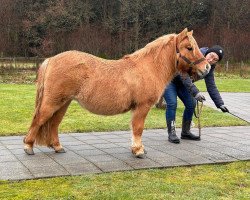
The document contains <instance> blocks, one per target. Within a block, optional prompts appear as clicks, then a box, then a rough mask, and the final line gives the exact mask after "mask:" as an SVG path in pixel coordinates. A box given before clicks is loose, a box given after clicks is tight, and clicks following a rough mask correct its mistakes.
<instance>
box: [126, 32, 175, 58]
mask: <svg viewBox="0 0 250 200" xmlns="http://www.w3.org/2000/svg"><path fill="white" fill-rule="evenodd" d="M174 36H176V34H168V35H163V36H161V37H159V38H157V39H156V40H154V41H152V42H150V43H148V44H147V45H146V46H145V47H143V48H141V49H139V50H137V51H135V52H134V53H131V54H129V55H125V56H124V58H131V59H133V60H138V59H140V58H142V57H145V56H147V55H149V54H151V53H153V54H156V55H158V54H159V52H160V51H161V50H162V49H163V47H165V46H167V45H168V44H169V42H170V41H171V40H172V39H173V38H174ZM156 58H157V57H156ZM156 58H155V59H156Z"/></svg>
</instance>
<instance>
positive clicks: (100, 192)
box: [0, 161, 250, 200]
mask: <svg viewBox="0 0 250 200" xmlns="http://www.w3.org/2000/svg"><path fill="white" fill-rule="evenodd" d="M249 168H250V162H249V161H248V162H247V161H245V162H234V163H229V164H219V165H203V166H192V167H175V168H168V169H149V170H137V171H127V172H114V173H105V174H99V175H95V174H92V175H85V176H70V177H57V178H50V179H40V180H28V181H19V182H10V181H8V182H7V181H1V182H0V199H2V200H4V199H11V200H14V199H43V200H45V199H93V200H97V199H100V200H104V199H122V200H123V199H131V200H134V199H143V200H147V199H148V200H153V199H155V200H159V199H185V200H186V199H206V200H207V199H242V200H244V199H246V200H247V199H250V176H249Z"/></svg>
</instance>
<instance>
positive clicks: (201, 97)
mask: <svg viewBox="0 0 250 200" xmlns="http://www.w3.org/2000/svg"><path fill="white" fill-rule="evenodd" d="M194 98H195V99H196V100H197V101H199V102H203V101H206V98H205V97H204V95H203V94H202V93H201V92H199V93H198V94H196V96H195V97H194Z"/></svg>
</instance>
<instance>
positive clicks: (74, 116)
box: [0, 79, 250, 135]
mask: <svg viewBox="0 0 250 200" xmlns="http://www.w3.org/2000/svg"><path fill="white" fill-rule="evenodd" d="M242 80H244V81H248V80H247V79H242ZM236 82H237V81H236ZM249 85H250V84H249ZM0 96H1V99H0V113H1V118H0V135H22V134H25V133H26V131H27V129H28V127H29V125H30V123H31V119H32V115H33V110H34V103H35V85H28V84H26V85H25V84H0ZM182 113H183V104H182V103H181V102H179V106H178V109H177V120H176V121H177V126H178V127H180V125H181V117H182ZM130 117H131V114H130V113H129V112H128V113H125V114H121V115H116V116H108V117H107V116H98V115H94V114H91V113H89V112H88V111H86V110H85V109H82V108H81V107H80V106H79V104H78V103H76V102H72V104H71V105H70V107H69V109H68V111H67V113H66V115H65V117H64V119H63V122H62V124H61V126H60V132H89V131H111V130H129V129H130V125H129V124H130ZM194 122H195V123H196V119H195V120H194ZM201 123H202V126H234V125H246V123H245V122H243V121H241V120H239V119H237V118H235V117H232V116H231V115H229V114H227V113H222V112H219V111H216V110H213V109H211V108H208V107H205V108H204V110H203V112H202V120H201ZM196 124H197V123H196ZM165 127H166V122H165V111H164V110H160V109H156V108H153V109H151V111H150V113H149V115H148V116H147V119H146V124H145V128H148V129H149V128H150V129H151V128H165Z"/></svg>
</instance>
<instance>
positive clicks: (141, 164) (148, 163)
mask: <svg viewBox="0 0 250 200" xmlns="http://www.w3.org/2000/svg"><path fill="white" fill-rule="evenodd" d="M127 164H128V165H129V166H131V167H133V168H134V169H145V168H155V167H157V168H159V167H163V166H162V165H161V164H159V163H157V162H155V161H153V160H151V159H150V158H148V157H146V158H144V159H140V158H136V159H135V160H132V161H130V162H129V163H127Z"/></svg>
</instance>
